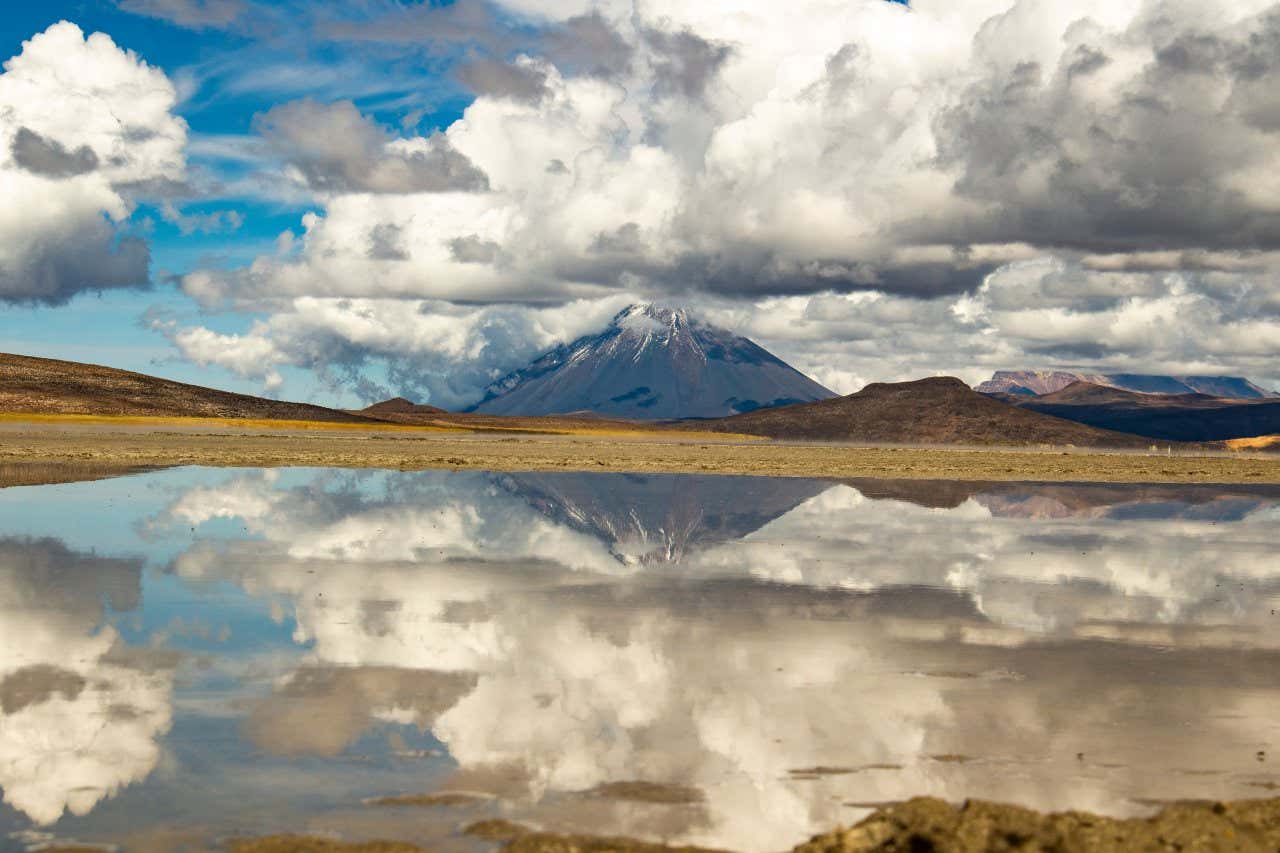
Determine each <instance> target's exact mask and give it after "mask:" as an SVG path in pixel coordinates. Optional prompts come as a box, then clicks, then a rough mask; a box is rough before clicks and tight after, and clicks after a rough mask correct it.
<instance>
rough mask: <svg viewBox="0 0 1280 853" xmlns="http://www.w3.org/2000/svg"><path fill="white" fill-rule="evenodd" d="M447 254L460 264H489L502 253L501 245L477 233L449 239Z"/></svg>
mask: <svg viewBox="0 0 1280 853" xmlns="http://www.w3.org/2000/svg"><path fill="white" fill-rule="evenodd" d="M449 254H450V256H452V257H453V259H454V260H455V261H457V262H458V263H460V264H491V263H493V262H494V261H496V260H498V258H499V257H501V255H502V246H500V245H499V244H497V243H495V242H494V241H492V240H485V239H483V238H482V237H480V235H478V234H471V235H468V236H466V237H455V238H454V239H452V240H450V241H449Z"/></svg>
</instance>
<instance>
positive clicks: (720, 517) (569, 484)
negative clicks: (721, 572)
mask: <svg viewBox="0 0 1280 853" xmlns="http://www.w3.org/2000/svg"><path fill="white" fill-rule="evenodd" d="M497 480H498V483H499V484H500V485H501V486H502V487H503V488H504V489H506V490H507V491H509V492H511V493H512V494H514V495H517V496H519V497H520V498H522V499H524V500H526V501H528V502H529V504H530V505H531V506H533V507H534V508H535V509H537V510H538V512H540V513H542V514H543V515H545V516H547V517H548V518H550V519H551V520H552V521H554V522H557V523H558V524H563V525H565V526H566V527H570V528H572V529H574V530H577V531H579V532H581V533H586V534H588V535H591V536H595V537H598V538H600V539H603V540H604V541H605V542H606V543H608V545H609V547H610V550H611V551H612V552H613V553H614V555H616V556H617V557H618V559H619V560H621V561H622V562H624V563H628V564H635V563H641V564H646V563H673V562H678V561H679V560H680V559H681V558H682V557H683V556H684V555H685V554H686V553H687V552H689V551H690V550H691V549H697V548H707V547H710V546H712V545H718V544H720V543H723V542H731V541H733V540H735V539H741V538H743V537H744V536H747V535H748V534H750V533H754V532H755V531H756V530H759V529H760V528H761V527H763V526H764V525H766V524H768V523H769V522H770V521H773V520H774V519H775V518H778V517H780V516H783V515H786V514H787V513H788V512H790V511H791V510H793V509H795V508H796V507H797V506H799V505H800V504H802V503H804V502H805V501H807V500H809V499H810V498H812V497H814V496H815V495H818V494H821V493H822V492H824V491H826V490H827V489H829V488H830V487H831V484H830V483H828V482H824V481H821V480H801V479H787V478H769V477H724V476H712V475H686V474H648V475H639V474H625V475H621V476H614V477H608V478H602V477H600V476H599V475H598V474H585V473H564V474H557V473H550V474H541V473H538V474H532V473H531V474H502V475H497Z"/></svg>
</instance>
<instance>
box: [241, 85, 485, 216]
mask: <svg viewBox="0 0 1280 853" xmlns="http://www.w3.org/2000/svg"><path fill="white" fill-rule="evenodd" d="M254 126H255V128H256V129H257V130H258V132H259V133H261V134H262V136H263V137H264V138H265V139H266V140H267V141H268V143H270V144H271V146H272V147H273V148H274V149H275V150H276V151H277V152H278V153H279V154H280V155H281V156H282V157H284V158H285V159H286V160H288V161H289V162H290V163H292V164H293V165H294V166H296V167H297V169H298V170H299V172H301V174H302V176H303V177H304V179H305V180H306V183H307V185H308V186H309V187H311V188H312V189H315V190H319V191H323V192H374V193H415V192H480V191H483V190H487V189H488V188H489V180H488V178H487V177H486V176H485V174H484V173H483V172H481V171H480V170H479V169H478V168H476V166H475V164H473V163H472V162H471V161H470V160H468V159H467V158H466V156H465V155H463V154H462V153H460V152H459V151H457V150H456V149H454V148H453V146H452V145H450V144H449V141H448V140H447V139H446V138H445V137H444V136H443V135H440V134H437V135H436V136H434V137H432V138H431V139H430V144H429V148H428V150H426V151H421V150H415V151H404V150H397V149H394V148H392V147H390V143H391V142H392V137H391V135H390V134H389V133H387V131H385V130H384V129H383V128H381V127H379V126H378V125H377V124H375V123H374V122H372V121H371V120H369V119H367V118H365V117H364V116H363V115H361V114H360V111H359V110H358V109H356V106H355V104H353V103H351V102H350V101H338V102H336V103H332V104H322V103H320V102H318V101H313V100H310V99H306V100H301V101H292V102H290V103H287V104H281V105H280V106H277V107H273V108H271V109H270V110H269V111H267V112H266V113H263V114H260V115H259V116H257V117H256V118H255V120H254Z"/></svg>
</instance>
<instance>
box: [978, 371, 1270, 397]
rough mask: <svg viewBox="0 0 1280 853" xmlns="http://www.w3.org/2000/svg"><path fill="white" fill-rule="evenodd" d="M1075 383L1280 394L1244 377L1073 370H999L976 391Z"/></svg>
mask: <svg viewBox="0 0 1280 853" xmlns="http://www.w3.org/2000/svg"><path fill="white" fill-rule="evenodd" d="M1076 382H1087V383H1089V384H1091V385H1098V386H1102V387H1107V388H1119V389H1121V390H1123V391H1132V392H1135V393H1139V394H1174V395H1177V394H1207V395H1209V396H1212V397H1220V398H1230V399H1238V400H1249V399H1264V398H1269V397H1277V396H1280V394H1277V392H1274V391H1268V390H1266V389H1265V388H1262V387H1261V386H1259V385H1256V384H1254V383H1253V382H1251V381H1249V380H1248V379H1246V378H1244V377H1243V376H1190V375H1186V376H1180V375H1161V374H1148V373H1087V372H1082V371H1071V370H997V371H996V372H995V373H994V374H992V376H991V378H990V379H988V380H987V381H985V382H982V383H980V384H979V385H977V386H976V387H975V388H974V390H975V391H977V392H978V393H980V394H999V393H1003V394H1019V395H1023V396H1042V395H1044V394H1053V393H1056V392H1058V391H1061V390H1063V389H1064V388H1066V387H1068V386H1069V385H1073V384H1075V383H1076Z"/></svg>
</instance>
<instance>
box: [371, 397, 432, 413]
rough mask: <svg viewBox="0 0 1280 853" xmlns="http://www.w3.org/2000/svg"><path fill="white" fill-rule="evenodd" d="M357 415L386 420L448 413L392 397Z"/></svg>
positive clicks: (402, 398)
mask: <svg viewBox="0 0 1280 853" xmlns="http://www.w3.org/2000/svg"><path fill="white" fill-rule="evenodd" d="M357 414H361V415H368V416H369V417H372V418H385V417H387V416H388V415H443V414H446V412H445V410H444V409H441V408H439V407H437V406H424V405H422V404H420V403H415V402H413V401H412V400H406V399H405V398H404V397H392V398H391V399H390V400H383V401H382V402H381V403H374V404H373V405H372V406H366V407H365V408H363V409H361V410H360V411H359V412H358V413H357Z"/></svg>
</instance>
